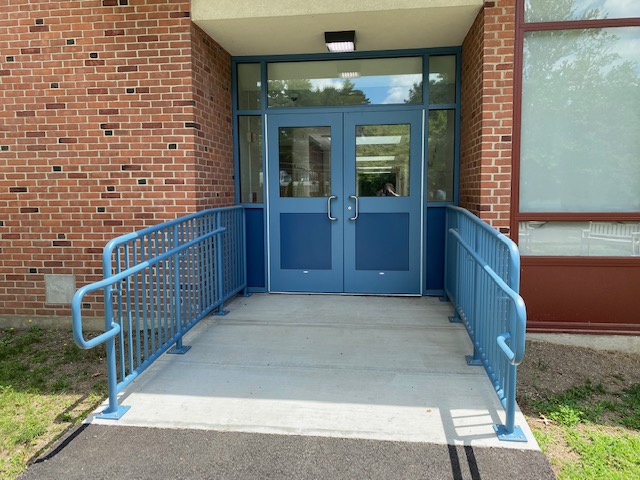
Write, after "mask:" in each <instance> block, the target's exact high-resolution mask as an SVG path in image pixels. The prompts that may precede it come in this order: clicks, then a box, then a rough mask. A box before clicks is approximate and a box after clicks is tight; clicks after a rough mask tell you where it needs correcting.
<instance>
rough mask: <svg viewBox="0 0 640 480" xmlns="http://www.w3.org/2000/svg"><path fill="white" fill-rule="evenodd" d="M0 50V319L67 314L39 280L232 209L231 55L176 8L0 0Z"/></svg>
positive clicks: (148, 3) (109, 1) (112, 0)
mask: <svg viewBox="0 0 640 480" xmlns="http://www.w3.org/2000/svg"><path fill="white" fill-rule="evenodd" d="M205 40H206V43H205ZM0 52H1V57H0V84H1V88H0V102H1V103H2V105H3V108H2V109H0V146H2V148H1V151H0V172H2V175H1V176H0V314H5V315H7V314H8V315H47V316H50V315H51V316H53V315H68V314H69V309H68V307H67V306H60V305H47V304H46V303H45V293H44V275H45V274H51V273H54V274H72V273H73V274H75V275H76V276H77V278H76V281H77V285H78V286H81V285H84V284H86V283H89V282H91V281H94V280H96V279H98V278H99V277H100V275H101V269H100V265H101V259H100V253H101V250H102V247H103V246H104V245H105V243H106V242H107V241H108V240H109V239H111V238H113V237H115V236H117V235H120V234H123V233H126V232H130V231H133V230H136V229H139V228H142V227H144V226H148V225H152V224H156V223H159V222H161V221H164V220H166V219H170V218H174V217H176V216H179V215H182V214H185V213H187V212H191V211H194V210H196V209H199V208H204V207H208V206H213V205H222V204H229V203H232V200H233V180H232V178H233V177H232V175H233V160H232V158H233V157H232V137H231V123H230V122H231V121H230V117H231V103H230V102H231V99H230V96H231V93H230V90H231V74H230V57H229V55H228V54H227V53H226V52H225V51H224V50H222V49H221V48H220V47H219V46H218V45H216V44H215V42H213V41H212V40H211V39H207V38H206V36H205V35H204V34H203V33H202V32H201V31H199V30H198V29H197V28H196V27H194V26H193V25H192V23H191V21H190V18H189V1H186V0H182V1H176V0H82V1H66V2H52V1H49V0H8V1H7V0H5V1H4V2H2V4H1V5H0ZM96 308H97V306H96Z"/></svg>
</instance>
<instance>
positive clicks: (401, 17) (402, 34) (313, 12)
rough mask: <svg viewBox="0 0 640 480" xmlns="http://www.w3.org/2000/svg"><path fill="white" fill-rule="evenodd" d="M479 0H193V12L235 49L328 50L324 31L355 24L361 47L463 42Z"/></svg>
mask: <svg viewBox="0 0 640 480" xmlns="http://www.w3.org/2000/svg"><path fill="white" fill-rule="evenodd" d="M482 4H483V2H482V1H479V0H351V1H345V0H322V1H317V2H315V1H294V0H289V1H287V0H270V1H269V2H257V1H256V0H215V1H214V0H192V2H191V17H192V20H193V21H194V22H195V23H196V24H197V25H198V26H200V28H202V29H203V30H204V31H205V32H207V34H208V35H209V36H210V37H211V38H213V39H214V40H215V41H216V42H218V43H219V44H220V45H221V46H222V47H223V48H224V49H225V50H227V51H228V52H229V53H230V54H231V55H234V56H241V55H279V54H293V53H321V52H326V51H327V50H326V47H325V44H324V32H330V31H340V30H355V31H356V50H357V51H359V52H363V51H372V50H396V49H398V50H399V49H405V48H432V47H449V46H457V45H462V41H463V40H464V37H465V35H466V34H467V32H468V30H469V28H470V27H471V25H472V23H473V21H474V19H475V17H476V15H477V13H478V11H479V10H480V8H481V7H482Z"/></svg>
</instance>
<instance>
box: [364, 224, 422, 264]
mask: <svg viewBox="0 0 640 480" xmlns="http://www.w3.org/2000/svg"><path fill="white" fill-rule="evenodd" d="M355 227H356V270H377V271H381V270H395V271H407V270H409V244H410V241H409V240H410V239H409V214H408V213H364V214H361V215H360V216H359V217H358V220H357V222H356V225H355Z"/></svg>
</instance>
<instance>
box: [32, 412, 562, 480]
mask: <svg viewBox="0 0 640 480" xmlns="http://www.w3.org/2000/svg"><path fill="white" fill-rule="evenodd" d="M167 478H174V479H194V480H198V479H220V480H227V479H228V480H231V479H233V480H236V479H237V480H240V479H242V480H246V479H297V480H319V479H332V480H343V479H344V480H347V479H349V480H353V479H370V480H378V479H380V480H383V479H384V480H396V479H398V480H399V479H438V480H439V479H454V480H466V479H471V480H478V479H489V480H500V479H509V480H512V479H518V480H529V479H531V480H533V479H536V480H537V479H554V478H555V477H554V475H553V472H552V470H551V466H550V465H549V462H548V460H547V459H546V457H545V456H544V455H543V454H542V453H541V452H540V451H536V450H517V449H511V448H483V447H472V446H468V445H467V446H462V445H459V446H458V445H456V446H452V445H443V444H433V443H419V442H390V441H376V440H364V439H345V438H329V437H311V436H296V435H273V434H259V433H240V432H220V431H211V430H186V429H162V428H143V427H125V426H104V425H90V424H85V425H82V426H81V427H79V428H78V429H77V430H75V431H73V432H71V433H70V434H69V435H67V436H66V437H65V438H64V439H62V440H61V441H60V442H59V443H58V445H56V446H54V448H53V449H52V450H51V451H50V452H48V453H47V454H45V455H44V456H43V457H41V458H40V459H38V460H37V461H36V462H35V463H34V464H32V465H31V466H30V467H29V468H28V469H27V470H26V472H24V473H23V474H22V475H21V476H20V477H19V479H20V480H36V479H37V480H49V479H50V480H60V479H65V480H73V479H82V480H87V479H96V480H99V479H139V480H146V479H149V480H152V479H153V480H157V479H167Z"/></svg>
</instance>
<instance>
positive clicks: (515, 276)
mask: <svg viewBox="0 0 640 480" xmlns="http://www.w3.org/2000/svg"><path fill="white" fill-rule="evenodd" d="M445 248H446V253H445V291H446V294H447V296H448V297H449V300H450V301H451V303H452V305H453V307H454V309H455V316H454V317H453V318H452V321H458V322H462V323H464V325H465V327H466V329H467V332H468V333H469V336H470V338H471V342H472V343H473V356H469V357H467V361H468V363H469V364H470V365H482V366H484V368H485V370H486V372H487V374H488V376H489V379H490V380H491V382H492V383H493V385H494V388H495V390H496V393H497V395H498V398H499V399H500V402H501V403H502V405H503V407H504V408H505V411H506V421H505V425H494V428H495V430H496V433H497V434H498V438H500V439H501V440H511V441H526V437H525V436H524V434H523V433H522V429H521V428H520V427H518V426H516V425H515V411H516V367H517V366H518V365H519V364H520V363H521V362H522V360H523V358H524V352H525V336H526V308H525V304H524V301H523V300H522V297H521V296H520V295H519V289H520V253H519V251H518V247H517V246H516V245H515V243H514V242H513V241H511V240H510V239H509V238H507V237H506V236H505V235H503V234H501V233H499V232H498V231H497V230H495V229H493V228H492V227H491V226H489V225H488V224H486V223H484V222H483V221H481V220H480V219H479V218H478V217H476V216H474V215H472V214H471V213H470V212H469V211H467V210H465V209H463V208H460V207H454V206H449V207H447V239H446V247H445Z"/></svg>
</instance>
